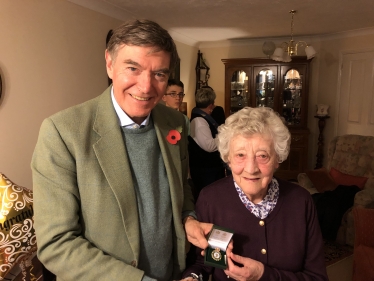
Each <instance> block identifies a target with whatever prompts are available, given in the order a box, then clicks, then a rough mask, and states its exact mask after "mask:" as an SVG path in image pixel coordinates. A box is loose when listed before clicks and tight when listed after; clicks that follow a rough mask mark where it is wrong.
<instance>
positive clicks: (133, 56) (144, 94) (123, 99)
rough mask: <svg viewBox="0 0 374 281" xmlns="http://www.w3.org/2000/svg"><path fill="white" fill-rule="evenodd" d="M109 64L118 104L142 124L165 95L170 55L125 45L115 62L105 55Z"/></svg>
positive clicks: (106, 53) (148, 48) (108, 55)
mask: <svg viewBox="0 0 374 281" xmlns="http://www.w3.org/2000/svg"><path fill="white" fill-rule="evenodd" d="M105 60H106V68H107V72H108V76H109V77H110V78H111V79H112V80H113V91H114V97H115V99H116V101H117V103H118V104H119V106H120V107H121V108H122V110H123V111H124V112H125V113H126V114H127V115H128V116H129V117H130V118H131V119H132V120H133V121H134V122H136V123H138V124H140V123H141V122H143V121H144V120H145V118H146V117H147V116H148V114H149V113H150V112H151V110H152V109H153V108H154V107H155V106H156V104H157V103H158V102H159V100H160V99H161V98H162V96H163V95H164V93H165V90H166V86H167V82H168V78H169V73H170V70H169V66H170V54H169V53H167V52H165V51H158V52H153V48H152V47H139V46H127V45H123V46H121V47H119V49H118V51H117V56H116V57H115V58H114V60H113V58H112V56H111V55H110V54H109V53H108V52H105Z"/></svg>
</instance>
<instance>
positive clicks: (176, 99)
mask: <svg viewBox="0 0 374 281" xmlns="http://www.w3.org/2000/svg"><path fill="white" fill-rule="evenodd" d="M184 96H185V94H184V85H183V83H182V81H177V80H175V79H169V80H168V86H167V88H166V94H165V95H164V96H163V97H162V100H163V101H164V102H165V105H166V106H168V107H171V108H174V109H176V110H178V111H179V107H180V106H181V104H182V102H183V98H184Z"/></svg>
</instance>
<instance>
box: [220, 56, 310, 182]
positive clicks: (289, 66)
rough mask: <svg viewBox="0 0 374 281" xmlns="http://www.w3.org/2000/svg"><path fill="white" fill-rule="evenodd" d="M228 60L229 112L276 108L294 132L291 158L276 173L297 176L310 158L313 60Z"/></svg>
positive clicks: (286, 176) (226, 69) (304, 58)
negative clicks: (246, 107)
mask: <svg viewBox="0 0 374 281" xmlns="http://www.w3.org/2000/svg"><path fill="white" fill-rule="evenodd" d="M222 62H223V63H224V64H225V113H226V115H227V116H228V115H230V114H232V113H234V112H236V111H238V110H240V109H242V108H243V107H245V106H250V107H260V106H267V107H271V108H273V109H274V110H275V111H276V112H278V113H279V114H280V116H282V117H283V118H284V120H285V123H286V124H287V126H288V128H289V130H290V132H291V150H290V155H289V156H288V159H287V160H286V161H284V162H283V163H281V165H280V167H279V169H278V170H277V172H276V173H275V175H276V176H278V177H280V178H283V179H286V180H291V179H292V180H296V178H297V175H298V174H299V173H301V172H304V171H306V169H307V162H308V158H307V157H308V136H309V130H308V128H307V119H308V118H307V117H308V89H309V87H308V86H309V85H308V84H309V73H310V70H309V68H310V60H306V57H294V58H293V59H292V61H291V62H277V61H273V60H271V59H262V58H243V59H222Z"/></svg>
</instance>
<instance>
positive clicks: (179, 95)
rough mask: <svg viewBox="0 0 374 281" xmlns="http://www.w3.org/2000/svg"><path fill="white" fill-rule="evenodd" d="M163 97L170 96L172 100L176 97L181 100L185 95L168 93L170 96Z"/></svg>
mask: <svg viewBox="0 0 374 281" xmlns="http://www.w3.org/2000/svg"><path fill="white" fill-rule="evenodd" d="M165 96H171V97H173V98H176V97H177V96H178V97H179V98H181V99H183V97H184V96H185V94H182V93H179V94H177V93H170V94H165Z"/></svg>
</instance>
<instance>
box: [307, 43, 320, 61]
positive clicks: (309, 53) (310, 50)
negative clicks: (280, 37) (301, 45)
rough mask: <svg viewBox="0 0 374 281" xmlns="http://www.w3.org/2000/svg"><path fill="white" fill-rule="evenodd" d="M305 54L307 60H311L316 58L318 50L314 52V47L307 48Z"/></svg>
mask: <svg viewBox="0 0 374 281" xmlns="http://www.w3.org/2000/svg"><path fill="white" fill-rule="evenodd" d="M305 54H306V58H307V59H308V60H310V59H312V58H314V57H315V56H316V54H317V52H316V50H314V48H313V47H312V46H306V48H305Z"/></svg>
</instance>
